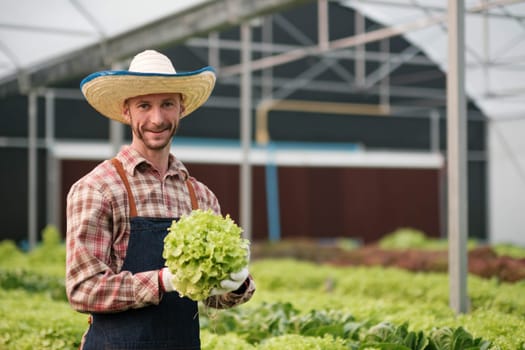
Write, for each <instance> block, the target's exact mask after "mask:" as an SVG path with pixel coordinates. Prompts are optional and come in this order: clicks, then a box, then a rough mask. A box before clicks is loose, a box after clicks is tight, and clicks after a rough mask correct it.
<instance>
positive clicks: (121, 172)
mask: <svg viewBox="0 0 525 350" xmlns="http://www.w3.org/2000/svg"><path fill="white" fill-rule="evenodd" d="M111 162H112V163H113V166H114V167H115V169H117V172H118V174H119V176H120V178H121V179H122V182H124V186H125V187H126V191H127V192H128V201H129V216H130V217H132V218H134V217H136V216H137V207H136V206H135V200H134V199H133V192H131V187H130V186H129V182H128V177H127V176H126V173H125V172H124V168H123V167H122V163H121V162H120V160H118V159H117V158H113V159H111Z"/></svg>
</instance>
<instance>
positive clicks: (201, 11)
mask: <svg viewBox="0 0 525 350" xmlns="http://www.w3.org/2000/svg"><path fill="white" fill-rule="evenodd" d="M312 1H313V0H215V1H207V2H205V3H203V4H202V5H199V6H197V7H194V8H191V9H188V10H187V11H184V12H181V13H177V14H175V15H172V16H169V17H166V18H163V19H161V20H159V21H157V22H154V23H151V24H148V25H145V26H142V27H140V28H136V29H135V30H131V31H129V32H126V33H124V34H122V35H119V36H117V37H113V38H107V39H106V40H105V41H104V44H103V45H101V44H100V43H96V44H93V45H91V46H88V47H86V48H84V49H82V50H78V51H76V52H72V53H70V54H67V55H64V56H61V57H59V58H57V59H56V60H53V61H49V62H47V63H46V64H45V65H42V66H41V67H38V68H35V69H34V70H32V71H28V72H26V73H27V78H28V80H29V83H30V84H31V86H32V87H42V86H48V85H50V84H53V83H56V82H59V81H62V80H66V79H69V78H72V77H76V76H81V75H83V74H86V73H90V72H93V71H96V70H99V69H104V68H106V67H108V64H109V63H111V62H114V61H118V60H122V59H125V58H129V57H131V56H133V55H135V54H136V53H137V52H139V51H141V50H144V49H147V48H152V47H153V48H161V47H168V46H170V45H173V44H176V43H180V42H183V41H184V40H186V39H188V38H190V37H195V36H199V35H206V34H208V33H210V32H213V31H217V30H222V29H225V28H228V27H232V26H236V25H239V23H241V22H243V21H246V20H248V19H250V18H254V17H258V16H261V15H265V14H269V13H272V12H277V11H282V10H284V9H286V8H289V7H293V6H297V5H300V4H304V3H308V2H312ZM17 80H18V77H17V76H16V75H14V76H11V77H8V78H6V79H4V80H3V81H0V97H1V96H6V95H8V94H13V93H17V92H19V90H20V88H19V86H18V81H17Z"/></svg>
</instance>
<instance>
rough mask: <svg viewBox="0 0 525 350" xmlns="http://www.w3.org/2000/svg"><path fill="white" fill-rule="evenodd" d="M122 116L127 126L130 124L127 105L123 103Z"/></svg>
mask: <svg viewBox="0 0 525 350" xmlns="http://www.w3.org/2000/svg"><path fill="white" fill-rule="evenodd" d="M122 115H123V116H124V119H125V120H126V122H127V123H128V124H129V123H130V122H131V113H130V112H129V104H128V103H127V101H126V102H124V105H123V106H122Z"/></svg>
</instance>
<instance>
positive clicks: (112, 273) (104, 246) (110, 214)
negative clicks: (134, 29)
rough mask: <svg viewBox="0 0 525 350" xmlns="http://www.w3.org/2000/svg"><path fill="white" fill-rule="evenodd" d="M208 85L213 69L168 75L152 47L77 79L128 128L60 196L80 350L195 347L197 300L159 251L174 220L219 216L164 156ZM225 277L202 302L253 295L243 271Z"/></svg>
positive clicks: (224, 303) (227, 302)
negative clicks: (116, 146)
mask: <svg viewBox="0 0 525 350" xmlns="http://www.w3.org/2000/svg"><path fill="white" fill-rule="evenodd" d="M214 84H215V74H214V71H213V69H212V68H211V67H205V68H202V69H200V70H197V71H193V72H185V73H176V71H175V69H174V67H173V65H172V63H171V61H170V60H169V58H168V57H166V56H164V55H162V54H160V53H159V52H156V51H153V50H147V51H144V52H142V53H140V54H138V55H137V56H135V57H134V58H133V60H132V62H131V64H130V68H129V70H128V71H104V72H97V73H93V74H91V75H89V76H87V77H86V78H85V79H84V80H83V81H82V82H81V90H82V93H83V94H84V96H85V98H86V100H87V101H88V102H89V104H90V105H91V106H92V107H93V108H95V109H96V110H97V111H98V112H100V113H101V114H102V115H104V116H106V117H108V118H111V119H114V120H117V121H119V122H122V123H125V124H129V125H130V126H131V130H132V142H131V144H130V145H128V146H125V147H123V148H122V150H121V151H120V152H119V153H118V154H117V155H116V157H115V158H113V159H112V160H106V161H104V162H102V163H101V164H99V165H98V166H97V167H95V169H93V170H92V171H91V172H90V173H89V174H87V175H86V176H84V177H83V178H82V179H80V180H79V181H78V182H77V183H75V184H74V185H73V186H72V187H71V190H70V192H69V194H68V198H67V238H66V244H67V261H66V291H67V295H68V299H69V301H70V303H71V305H72V306H73V308H75V309H76V310H78V311H80V312H86V313H90V314H91V316H90V326H89V329H88V330H87V332H86V334H85V335H84V337H83V339H82V345H81V348H82V349H85V350H88V349H200V340H199V321H198V317H197V303H196V302H195V301H192V300H190V299H188V298H181V297H180V296H179V295H178V293H177V292H176V291H175V290H174V287H173V285H172V282H171V280H172V275H171V273H170V271H169V270H168V269H167V268H165V267H164V260H163V258H162V250H163V240H164V237H165V235H166V234H167V228H168V227H169V226H170V225H171V222H172V220H174V219H177V218H180V217H181V216H182V215H185V214H189V213H190V212H191V210H192V209H197V208H200V209H203V210H206V209H211V210H213V211H214V212H215V213H217V214H218V213H220V206H219V202H218V200H217V198H216V197H215V195H214V194H213V193H212V192H211V190H210V189H209V188H208V187H206V186H205V185H204V184H202V183H201V182H199V181H197V180H196V179H195V178H193V177H191V176H190V175H189V173H188V171H187V170H186V168H185V167H184V165H183V164H182V163H181V162H180V161H179V160H177V159H176V158H175V156H173V155H172V154H170V146H171V141H172V139H173V136H174V134H175V132H176V130H177V128H178V126H179V122H180V120H181V118H183V117H186V116H187V115H188V114H190V113H191V112H193V111H194V110H195V109H197V108H199V106H201V105H202V104H203V103H204V102H206V100H207V99H208V97H209V96H210V94H211V91H212V89H213V86H214ZM230 277H231V278H230V279H228V280H225V281H222V282H221V284H220V286H218V287H217V288H214V289H213V290H212V291H211V294H210V295H211V296H210V297H209V298H208V299H207V300H206V301H205V304H206V305H208V306H211V307H216V308H227V307H232V306H235V305H239V304H241V303H244V302H246V301H247V300H249V299H250V298H251V296H252V294H253V293H254V291H255V284H254V282H253V279H252V278H251V276H249V274H248V268H247V267H246V268H244V269H242V270H241V271H239V272H237V273H233V274H231V276H230Z"/></svg>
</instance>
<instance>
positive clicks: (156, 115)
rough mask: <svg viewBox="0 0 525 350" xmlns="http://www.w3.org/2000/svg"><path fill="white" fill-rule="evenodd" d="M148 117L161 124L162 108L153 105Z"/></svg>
mask: <svg viewBox="0 0 525 350" xmlns="http://www.w3.org/2000/svg"><path fill="white" fill-rule="evenodd" d="M149 119H150V121H151V122H152V123H154V124H162V121H163V117H162V109H161V108H160V107H159V106H153V107H152V108H151V111H150V116H149Z"/></svg>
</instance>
